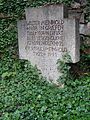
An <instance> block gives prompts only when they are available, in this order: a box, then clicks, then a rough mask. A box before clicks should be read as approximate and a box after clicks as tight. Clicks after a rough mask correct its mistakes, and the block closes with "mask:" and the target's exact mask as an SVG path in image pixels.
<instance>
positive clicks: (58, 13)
mask: <svg viewBox="0 0 90 120" xmlns="http://www.w3.org/2000/svg"><path fill="white" fill-rule="evenodd" d="M63 19H64V8H63V6H53V5H50V6H47V7H41V8H35V9H34V8H29V9H26V20H27V53H28V59H29V60H31V63H32V64H36V65H37V66H38V68H39V69H40V70H41V72H42V74H43V75H44V76H46V77H47V78H48V79H49V80H56V79H58V77H59V73H58V71H57V64H56V63H57V60H58V59H59V58H61V57H62V54H63V52H66V51H67V49H66V47H65V46H64V44H63V40H64V35H63V30H64V29H63V28H64V20H63Z"/></svg>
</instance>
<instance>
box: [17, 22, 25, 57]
mask: <svg viewBox="0 0 90 120" xmlns="http://www.w3.org/2000/svg"><path fill="white" fill-rule="evenodd" d="M17 27H18V45H19V58H20V59H27V53H26V48H25V47H26V44H27V22H26V20H20V21H18V23H17Z"/></svg>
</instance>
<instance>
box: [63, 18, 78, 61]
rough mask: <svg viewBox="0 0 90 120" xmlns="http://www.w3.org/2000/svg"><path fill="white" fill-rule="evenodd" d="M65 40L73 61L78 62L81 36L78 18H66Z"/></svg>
mask: <svg viewBox="0 0 90 120" xmlns="http://www.w3.org/2000/svg"><path fill="white" fill-rule="evenodd" d="M64 42H65V46H66V48H67V51H68V53H69V54H70V56H71V59H72V62H73V63H76V62H78V61H79V59H80V50H79V49H80V36H79V21H78V20H77V19H65V20H64Z"/></svg>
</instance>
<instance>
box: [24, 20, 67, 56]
mask: <svg viewBox="0 0 90 120" xmlns="http://www.w3.org/2000/svg"><path fill="white" fill-rule="evenodd" d="M63 26H64V21H63V20H62V19H61V20H43V21H29V22H28V23H27V45H26V49H27V50H31V51H32V52H33V54H34V55H36V56H45V55H47V56H57V53H56V52H57V51H58V52H66V51H67V50H66V48H65V47H64V45H63V39H64V38H63Z"/></svg>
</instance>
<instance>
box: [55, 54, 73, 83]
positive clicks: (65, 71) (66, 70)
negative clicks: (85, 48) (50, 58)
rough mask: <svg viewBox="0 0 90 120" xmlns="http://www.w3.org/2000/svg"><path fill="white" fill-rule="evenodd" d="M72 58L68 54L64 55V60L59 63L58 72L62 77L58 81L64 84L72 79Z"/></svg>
mask: <svg viewBox="0 0 90 120" xmlns="http://www.w3.org/2000/svg"><path fill="white" fill-rule="evenodd" d="M71 62H72V60H71V57H70V55H69V54H68V53H66V54H65V55H63V57H62V60H61V59H59V60H58V61H57V64H58V70H59V71H60V73H61V76H60V77H59V79H58V81H59V82H60V83H62V84H65V83H66V81H67V80H69V79H71V74H70V68H71V66H70V65H69V63H71Z"/></svg>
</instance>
